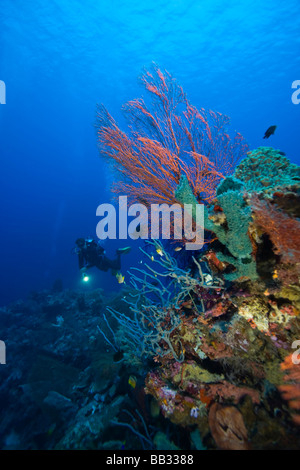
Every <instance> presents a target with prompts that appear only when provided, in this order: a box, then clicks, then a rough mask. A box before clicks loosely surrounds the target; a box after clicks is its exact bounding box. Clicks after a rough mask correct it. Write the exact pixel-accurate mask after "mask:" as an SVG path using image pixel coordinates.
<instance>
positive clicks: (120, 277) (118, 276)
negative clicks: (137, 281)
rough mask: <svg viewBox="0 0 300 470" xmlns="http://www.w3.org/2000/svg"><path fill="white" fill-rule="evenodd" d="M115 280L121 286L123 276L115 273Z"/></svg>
mask: <svg viewBox="0 0 300 470" xmlns="http://www.w3.org/2000/svg"><path fill="white" fill-rule="evenodd" d="M116 278H117V281H118V283H119V284H123V282H124V279H125V276H123V275H122V274H121V273H117V274H116Z"/></svg>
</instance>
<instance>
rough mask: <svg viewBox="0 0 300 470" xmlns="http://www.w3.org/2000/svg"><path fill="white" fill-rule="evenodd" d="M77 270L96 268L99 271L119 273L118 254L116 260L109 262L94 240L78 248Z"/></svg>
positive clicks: (102, 249)
mask: <svg viewBox="0 0 300 470" xmlns="http://www.w3.org/2000/svg"><path fill="white" fill-rule="evenodd" d="M77 254H78V262H79V269H82V268H87V269H89V268H92V267H94V266H95V267H96V268H98V269H100V270H101V271H108V270H109V269H111V270H112V271H119V270H120V269H121V260H120V254H119V253H117V258H116V259H114V260H111V259H109V258H107V256H105V255H104V248H102V246H99V245H98V243H97V242H96V241H95V240H92V241H89V242H87V243H85V245H84V246H82V247H80V248H78V250H77Z"/></svg>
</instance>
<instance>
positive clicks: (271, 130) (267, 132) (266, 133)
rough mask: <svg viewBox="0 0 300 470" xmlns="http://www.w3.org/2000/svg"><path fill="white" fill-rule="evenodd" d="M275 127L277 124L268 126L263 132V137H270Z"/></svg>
mask: <svg viewBox="0 0 300 470" xmlns="http://www.w3.org/2000/svg"><path fill="white" fill-rule="evenodd" d="M276 127H277V126H270V127H269V128H268V129H267V130H266V132H265V135H264V137H263V138H264V139H268V138H269V137H270V135H272V134H274V132H275V130H276Z"/></svg>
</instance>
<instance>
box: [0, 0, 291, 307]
mask: <svg viewBox="0 0 300 470" xmlns="http://www.w3.org/2000/svg"><path fill="white" fill-rule="evenodd" d="M299 31H300V3H299V0H289V1H288V2H282V1H279V0H272V1H271V0H265V1H263V2H262V1H261V0H243V1H242V2H241V1H238V0H236V1H233V0H228V1H217V0H193V1H188V0H181V1H179V0H172V1H169V2H165V1H162V0H155V1H153V2H149V1H145V0H138V1H131V0H126V1H121V0H112V1H110V0H106V1H105V0H98V1H96V0H85V1H82V0H81V1H78V0H52V1H51V2H49V1H46V0H27V1H26V2H25V1H24V0H1V4H0V80H3V81H4V82H5V84H6V104H5V105H2V104H1V105H0V155H1V171H0V181H1V184H0V188H1V244H0V259H1V274H2V275H1V284H0V302H1V304H6V303H7V302H9V301H11V300H15V299H18V298H19V297H23V296H25V295H27V293H28V292H30V291H32V290H40V289H44V288H50V287H51V285H52V283H53V281H54V280H55V279H57V278H60V279H62V281H63V283H64V286H65V287H69V288H77V287H78V286H79V284H80V279H79V274H78V268H77V260H76V257H72V256H71V254H70V250H71V248H72V247H73V245H74V241H75V239H76V238H78V237H79V236H86V235H92V236H95V230H96V224H97V218H96V207H97V206H98V205H99V204H100V203H102V202H109V201H110V191H109V187H110V183H111V181H112V180H113V175H112V174H111V172H110V170H109V168H108V167H107V166H106V165H105V164H104V162H103V161H102V160H101V159H100V158H99V155H98V151H97V146H96V136H95V130H94V127H93V124H94V121H95V112H96V103H104V105H105V106H106V107H107V108H108V110H109V111H110V112H111V114H112V115H113V116H114V117H115V118H117V119H121V114H120V108H121V105H122V104H123V103H125V102H126V101H127V100H130V99H133V98H137V97H139V96H141V94H143V93H144V90H143V89H141V87H140V85H139V83H138V81H137V77H138V75H139V74H140V73H141V71H142V68H143V67H144V66H146V67H147V66H149V65H150V64H151V62H152V61H154V62H156V63H157V64H159V66H160V67H161V68H163V69H167V70H168V71H169V72H170V73H171V74H172V75H173V76H174V77H176V78H177V80H178V81H179V83H180V84H181V85H182V86H183V88H184V90H185V91H186V92H187V95H188V97H189V99H190V101H191V102H192V103H193V104H194V105H195V106H197V107H200V108H201V107H204V108H207V109H213V110H215V111H219V112H221V113H225V114H227V115H229V116H230V117H231V122H232V126H233V128H234V129H236V130H238V131H239V132H241V133H242V134H243V135H244V137H245V138H246V139H247V140H248V142H249V145H250V148H251V149H252V148H256V147H258V146H260V145H271V146H273V147H275V148H278V149H280V150H282V151H284V152H285V153H286V155H287V156H288V157H289V158H290V160H291V161H292V162H293V163H298V164H299V163H300V141H299V124H300V105H295V104H293V103H292V101H291V95H292V92H293V90H292V88H291V84H292V82H293V81H294V80H300V35H299ZM121 122H122V121H121ZM273 124H276V125H277V126H278V127H277V130H276V133H275V135H274V136H271V138H270V139H269V141H267V143H266V141H264V140H263V139H262V137H263V135H264V132H265V130H266V129H267V128H268V127H269V126H271V125H273ZM115 247H116V246H115V244H113V243H112V244H108V245H107V251H108V253H109V254H113V252H114V249H115ZM137 252H138V249H137V246H133V253H132V256H131V257H130V258H129V257H128V258H127V259H126V260H125V261H124V270H126V268H128V267H129V266H130V264H131V263H132V261H133V260H136V259H137V258H138V253H137ZM93 279H94V280H93V282H94V284H93V285H92V287H97V286H98V285H101V286H104V287H106V288H107V289H109V288H111V284H112V283H111V281H109V279H108V277H107V275H103V273H95V275H94V278H93ZM112 288H113V289H115V290H117V289H118V288H119V286H118V285H117V284H114V286H113V287H112Z"/></svg>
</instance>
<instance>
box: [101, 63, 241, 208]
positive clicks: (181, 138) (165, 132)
mask: <svg viewBox="0 0 300 470" xmlns="http://www.w3.org/2000/svg"><path fill="white" fill-rule="evenodd" d="M141 81H142V83H143V85H144V87H145V88H146V90H147V91H148V92H149V94H150V96H151V102H150V105H149V106H148V105H147V104H146V103H145V101H144V100H143V99H136V100H133V101H130V102H128V103H127V104H126V105H125V106H124V107H123V109H124V112H125V116H126V117H127V118H128V121H129V132H128V134H126V133H125V132H123V131H121V130H120V128H119V127H118V125H117V123H116V122H115V120H114V119H113V118H112V116H111V115H110V114H109V113H108V111H107V110H106V109H105V107H104V106H102V105H101V106H99V107H98V115H97V131H98V144H99V150H100V153H101V154H102V155H104V156H106V157H108V158H109V159H110V161H113V162H114V166H115V168H116V170H117V171H118V172H120V173H121V175H122V176H123V178H122V179H121V181H118V182H117V183H115V185H114V187H113V188H112V189H113V191H114V192H116V193H117V194H118V195H127V196H128V197H129V199H130V200H131V202H134V201H138V202H142V203H143V204H152V203H158V204H160V203H168V204H173V203H175V202H177V201H176V199H175V196H174V193H175V190H176V187H177V185H178V183H179V180H180V177H181V176H182V175H186V177H187V179H188V182H189V184H190V187H191V188H192V191H193V193H194V195H195V196H196V198H197V200H198V201H199V202H210V201H211V200H212V199H213V197H214V195H215V188H216V186H217V185H218V183H219V182H220V180H221V179H222V178H223V177H224V176H225V175H228V174H230V173H232V172H233V169H234V167H235V165H236V163H237V162H238V161H239V159H240V158H242V157H243V156H245V155H246V152H247V150H248V146H247V144H246V143H245V140H244V138H243V137H242V136H241V134H239V133H236V134H235V136H234V137H233V139H231V138H230V136H229V134H228V133H227V126H228V124H229V118H228V117H227V116H224V115H222V114H220V113H216V112H213V111H208V112H206V111H204V110H203V109H201V110H200V111H198V109H197V108H195V107H194V106H192V105H191V104H190V102H189V101H188V100H187V98H186V95H185V93H184V92H183V90H182V88H181V87H180V86H179V85H178V83H177V82H176V81H175V79H174V78H172V76H171V75H170V74H169V73H168V72H166V71H163V72H162V71H161V70H160V69H159V68H158V67H157V66H156V65H153V67H152V70H151V71H149V70H146V71H145V72H144V73H143V75H142V76H141Z"/></svg>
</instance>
